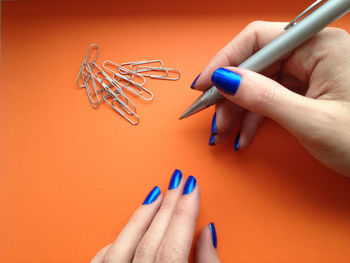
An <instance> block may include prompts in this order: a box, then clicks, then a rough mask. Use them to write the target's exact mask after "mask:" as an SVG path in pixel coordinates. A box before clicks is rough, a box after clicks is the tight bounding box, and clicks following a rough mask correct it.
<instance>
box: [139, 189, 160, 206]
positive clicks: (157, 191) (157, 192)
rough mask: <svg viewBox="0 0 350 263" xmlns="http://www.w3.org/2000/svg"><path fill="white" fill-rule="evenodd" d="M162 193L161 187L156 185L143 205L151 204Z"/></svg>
mask: <svg viewBox="0 0 350 263" xmlns="http://www.w3.org/2000/svg"><path fill="white" fill-rule="evenodd" d="M159 195H160V189H159V187H158V186H155V187H154V188H153V189H152V191H151V192H149V194H148V195H147V197H146V199H145V201H143V203H142V204H143V205H149V204H151V203H153V202H154V201H155V200H156V199H157V197H158V196H159Z"/></svg>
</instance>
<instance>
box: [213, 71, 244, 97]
mask: <svg viewBox="0 0 350 263" xmlns="http://www.w3.org/2000/svg"><path fill="white" fill-rule="evenodd" d="M241 79H242V77H241V75H239V74H238V73H236V72H233V71H231V70H228V69H225V68H218V69H217V70H215V71H214V73H213V75H212V76H211V81H212V82H213V83H214V84H215V86H216V87H217V88H218V89H220V90H222V91H224V92H226V93H228V94H231V95H234V94H235V93H236V91H237V90H238V87H239V84H240V83H241Z"/></svg>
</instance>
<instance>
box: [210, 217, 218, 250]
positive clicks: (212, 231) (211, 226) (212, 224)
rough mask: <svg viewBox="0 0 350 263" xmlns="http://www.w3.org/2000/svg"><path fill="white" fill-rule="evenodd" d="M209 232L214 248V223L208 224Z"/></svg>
mask: <svg viewBox="0 0 350 263" xmlns="http://www.w3.org/2000/svg"><path fill="white" fill-rule="evenodd" d="M209 228H210V232H211V241H212V242H213V246H214V248H216V247H217V239H216V229H215V225H214V223H210V224H209Z"/></svg>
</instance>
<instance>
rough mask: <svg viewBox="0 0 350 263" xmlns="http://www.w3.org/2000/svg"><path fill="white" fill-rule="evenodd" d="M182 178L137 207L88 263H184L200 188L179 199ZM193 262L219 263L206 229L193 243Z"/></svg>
mask: <svg viewBox="0 0 350 263" xmlns="http://www.w3.org/2000/svg"><path fill="white" fill-rule="evenodd" d="M184 184H185V178H184V177H182V179H181V182H180V184H179V186H178V187H177V188H176V189H172V190H168V191H167V192H166V194H165V196H164V198H163V197H162V195H159V196H158V198H157V199H156V200H155V201H154V202H153V203H151V204H149V205H141V206H139V208H138V209H137V210H136V211H135V213H134V214H133V215H132V217H131V218H130V220H129V222H128V223H127V225H126V226H125V227H124V229H123V230H122V231H121V232H120V233H119V235H118V237H117V238H116V239H115V240H114V242H112V243H111V244H109V245H107V246H106V247H104V248H103V249H102V250H100V251H99V252H98V253H97V255H96V256H95V257H94V258H93V259H92V261H91V263H114V262H118V263H124V262H125V263H126V262H134V263H141V262H159V263H160V262H162V263H163V262H169V263H171V262H188V260H189V256H190V252H191V246H192V240H193V236H194V232H195V229H196V220H197V216H198V212H199V199H200V198H199V196H200V188H199V185H198V183H197V184H196V187H195V188H194V190H193V191H192V192H191V193H190V194H187V195H182V192H183V187H184ZM194 258H195V261H194V262H198V263H218V262H220V259H219V256H218V253H217V250H216V249H215V248H214V246H213V243H212V239H211V232H210V229H209V226H208V225H206V226H205V227H203V228H202V229H201V231H200V233H199V235H198V237H197V239H196V249H195V253H194Z"/></svg>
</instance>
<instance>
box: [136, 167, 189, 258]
mask: <svg viewBox="0 0 350 263" xmlns="http://www.w3.org/2000/svg"><path fill="white" fill-rule="evenodd" d="M183 185H184V180H183V179H182V174H181V171H180V170H177V169H176V170H175V171H174V173H173V175H172V177H171V179H170V182H169V187H168V191H167V193H166V194H165V196H164V199H163V202H162V205H161V207H160V208H159V210H158V212H157V214H156V215H155V217H154V219H153V221H152V223H151V225H150V226H149V228H148V230H147V232H146V233H145V234H144V236H143V237H142V239H141V241H140V243H139V244H138V246H137V248H136V252H135V255H134V259H133V262H134V263H137V262H153V261H154V258H155V255H156V253H157V250H158V247H159V245H160V243H161V241H162V238H163V236H164V233H165V232H166V229H167V227H168V225H169V222H170V219H171V216H172V214H173V211H174V210H175V207H176V205H177V202H178V201H179V199H180V197H181V195H182V189H183Z"/></svg>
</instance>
